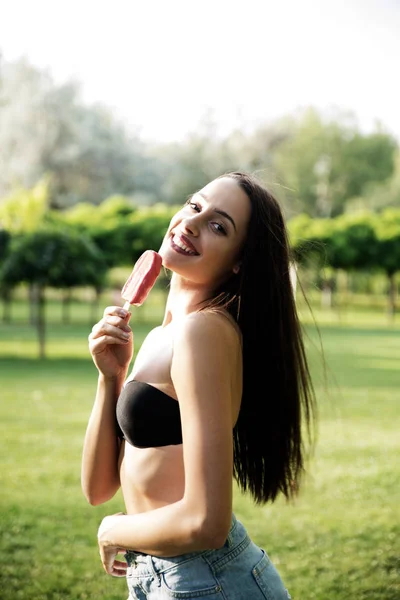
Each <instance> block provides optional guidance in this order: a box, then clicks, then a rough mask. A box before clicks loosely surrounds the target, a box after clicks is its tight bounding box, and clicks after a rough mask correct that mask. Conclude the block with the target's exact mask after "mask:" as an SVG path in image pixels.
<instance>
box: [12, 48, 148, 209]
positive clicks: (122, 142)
mask: <svg viewBox="0 0 400 600" xmlns="http://www.w3.org/2000/svg"><path fill="white" fill-rule="evenodd" d="M143 160H144V159H141V158H140V142H139V140H138V138H137V137H136V136H133V135H132V134H130V133H128V131H127V130H126V129H125V127H124V126H123V125H122V124H121V123H119V122H118V121H117V120H116V118H115V117H114V116H113V115H112V113H111V111H110V110H109V109H107V108H106V107H104V106H102V105H99V104H98V105H94V106H87V105H85V104H83V102H82V101H81V99H80V88H79V86H78V85H77V84H76V83H74V82H68V83H66V84H63V85H59V86H58V85H56V84H55V83H54V81H53V78H52V76H51V75H50V73H49V72H47V71H42V70H39V69H37V68H35V67H33V66H32V65H31V64H30V63H29V62H28V61H27V60H26V59H21V60H19V61H16V62H12V63H6V64H4V65H3V67H2V73H1V86H0V163H1V164H2V169H1V172H0V197H2V196H5V195H8V194H10V193H11V191H12V190H13V189H14V188H15V187H24V188H29V187H32V186H33V185H34V184H35V183H36V182H37V181H38V180H39V179H40V178H42V177H43V176H44V175H48V176H49V181H50V203H51V205H52V206H56V207H63V206H68V205H71V204H74V203H76V202H79V201H82V200H86V201H89V202H93V203H99V202H100V201H101V200H102V199H103V198H105V197H107V196H109V195H110V194H114V193H123V194H126V193H131V192H133V191H134V190H135V189H136V187H137V185H136V170H137V167H138V166H141V165H142V163H143Z"/></svg>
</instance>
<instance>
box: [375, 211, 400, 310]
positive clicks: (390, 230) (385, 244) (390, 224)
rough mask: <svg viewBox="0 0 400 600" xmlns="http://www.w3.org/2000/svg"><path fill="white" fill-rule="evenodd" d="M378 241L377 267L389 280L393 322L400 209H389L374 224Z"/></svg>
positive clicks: (399, 259)
mask: <svg viewBox="0 0 400 600" xmlns="http://www.w3.org/2000/svg"><path fill="white" fill-rule="evenodd" d="M374 225H375V234H376V237H377V240H378V254H377V261H376V262H377V266H378V267H379V268H381V269H383V270H384V272H385V273H386V275H387V278H388V315H389V318H390V319H391V320H393V319H394V316H395V313H396V280H395V275H396V273H397V272H398V271H399V270H400V209H395V208H387V209H385V210H384V211H382V212H381V213H380V214H379V215H378V216H377V218H376V219H375V222H374Z"/></svg>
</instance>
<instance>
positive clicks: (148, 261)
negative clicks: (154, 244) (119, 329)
mask: <svg viewBox="0 0 400 600" xmlns="http://www.w3.org/2000/svg"><path fill="white" fill-rule="evenodd" d="M161 265H162V258H161V256H160V254H158V252H155V251H154V250H146V251H145V252H143V254H142V255H141V256H140V257H139V259H138V260H137V261H136V264H135V266H134V267H133V270H132V273H131V274H130V276H129V277H128V280H127V281H126V283H125V285H124V287H123V288H122V292H121V295H122V297H123V299H124V300H126V302H125V304H124V309H125V310H127V309H128V308H129V305H130V304H135V306H140V305H141V304H143V302H144V301H145V300H146V298H147V296H148V295H149V292H150V290H151V288H152V287H153V285H154V284H155V282H156V279H157V277H158V276H159V274H160V271H161Z"/></svg>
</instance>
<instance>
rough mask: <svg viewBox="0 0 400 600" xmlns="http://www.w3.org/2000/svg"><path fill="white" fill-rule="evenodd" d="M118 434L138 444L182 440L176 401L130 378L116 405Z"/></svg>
mask: <svg viewBox="0 0 400 600" xmlns="http://www.w3.org/2000/svg"><path fill="white" fill-rule="evenodd" d="M116 417H117V428H118V429H119V431H118V436H119V437H120V438H122V439H125V440H126V441H128V442H129V443H130V444H132V446H136V447H137V448H154V447H158V446H169V445H170V444H175V445H176V444H182V427H181V414H180V410H179V402H178V401H177V400H175V399H174V398H172V397H171V396H168V394H166V393H165V392H162V391H161V390H159V389H157V388H155V387H154V386H152V385H150V384H149V383H144V382H143V381H136V380H135V379H131V380H130V381H128V382H127V383H126V384H125V386H124V387H123V389H122V391H121V394H120V396H119V398H118V401H117V408H116Z"/></svg>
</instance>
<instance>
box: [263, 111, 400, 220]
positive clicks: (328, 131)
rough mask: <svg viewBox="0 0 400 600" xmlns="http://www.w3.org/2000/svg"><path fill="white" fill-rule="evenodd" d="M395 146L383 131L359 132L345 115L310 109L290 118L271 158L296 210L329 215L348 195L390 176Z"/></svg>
mask: <svg viewBox="0 0 400 600" xmlns="http://www.w3.org/2000/svg"><path fill="white" fill-rule="evenodd" d="M397 150H398V144H397V142H396V140H395V139H394V138H393V136H391V135H389V134H387V133H383V132H375V133H372V134H369V135H363V134H361V133H360V132H359V130H358V128H357V126H356V125H355V124H354V123H352V124H351V123H350V124H349V122H348V117H347V116H346V115H343V116H342V117H341V116H339V117H336V118H335V119H331V120H327V119H324V118H323V117H322V115H320V114H319V113H318V112H317V111H316V110H315V109H313V108H311V109H309V110H307V111H305V112H304V113H301V114H300V116H299V117H298V118H297V119H294V118H293V126H292V132H291V134H290V135H289V136H288V137H287V138H286V139H285V140H284V141H283V143H282V144H280V145H279V147H278V148H277V150H276V156H275V162H276V165H277V167H278V169H279V171H280V175H281V179H282V180H283V181H284V184H285V185H286V186H287V188H289V189H290V190H292V192H291V193H289V192H288V193H289V197H290V198H292V200H293V202H296V203H297V206H298V207H299V209H300V210H299V212H301V211H304V212H306V213H307V214H309V215H311V216H316V217H334V216H337V215H339V214H341V213H342V212H343V211H344V208H345V206H346V203H347V202H348V201H349V200H350V199H351V198H353V197H355V196H361V195H362V194H363V192H364V191H365V190H367V189H368V187H369V186H370V185H371V184H372V183H375V182H382V181H386V180H387V179H388V178H389V177H390V176H391V174H392V172H393V169H394V158H395V153H396V151H397Z"/></svg>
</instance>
